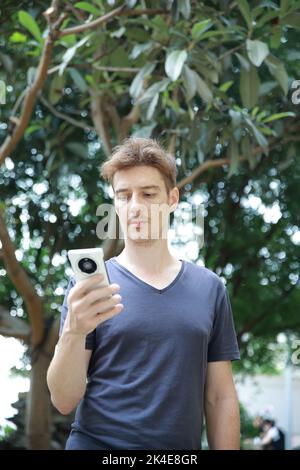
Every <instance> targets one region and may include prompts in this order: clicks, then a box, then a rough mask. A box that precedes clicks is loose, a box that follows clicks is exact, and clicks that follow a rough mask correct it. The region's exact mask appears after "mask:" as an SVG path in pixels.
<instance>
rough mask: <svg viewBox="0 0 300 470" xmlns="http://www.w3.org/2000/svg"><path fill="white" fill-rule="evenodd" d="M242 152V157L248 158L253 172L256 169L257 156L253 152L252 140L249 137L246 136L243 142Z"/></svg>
mask: <svg viewBox="0 0 300 470" xmlns="http://www.w3.org/2000/svg"><path fill="white" fill-rule="evenodd" d="M241 151H242V156H243V157H246V158H247V160H248V162H249V165H250V168H251V170H253V169H254V168H255V167H256V164H257V161H256V156H255V154H254V152H253V148H252V146H251V144H250V139H249V135H245V136H244V137H243V139H242V142H241Z"/></svg>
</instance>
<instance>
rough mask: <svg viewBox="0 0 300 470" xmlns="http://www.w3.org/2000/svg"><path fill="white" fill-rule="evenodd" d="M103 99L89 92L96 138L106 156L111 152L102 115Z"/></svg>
mask: <svg viewBox="0 0 300 470" xmlns="http://www.w3.org/2000/svg"><path fill="white" fill-rule="evenodd" d="M102 100H103V97H102V96H101V95H97V92H96V91H94V90H92V91H91V115H92V120H93V123H94V126H95V129H96V132H97V134H98V136H99V137H100V140H101V143H102V145H103V149H104V152H105V154H106V156H109V155H110V154H111V151H112V144H111V140H110V136H109V131H108V128H107V123H106V120H105V116H104V113H103V102H102Z"/></svg>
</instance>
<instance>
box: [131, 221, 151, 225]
mask: <svg viewBox="0 0 300 470" xmlns="http://www.w3.org/2000/svg"><path fill="white" fill-rule="evenodd" d="M146 223H147V222H146V221H145V220H133V221H131V222H129V225H141V224H146Z"/></svg>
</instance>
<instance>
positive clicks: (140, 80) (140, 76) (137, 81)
mask: <svg viewBox="0 0 300 470" xmlns="http://www.w3.org/2000/svg"><path fill="white" fill-rule="evenodd" d="M155 66H156V63H155V62H152V63H148V64H146V65H144V67H143V68H142V69H141V70H140V71H139V72H138V73H137V74H136V76H135V77H134V79H133V81H132V83H131V85H130V88H129V93H130V95H131V96H132V97H133V98H135V99H136V98H138V96H139V95H140V93H141V91H142V89H143V84H144V79H145V78H146V77H148V76H149V75H150V74H151V73H152V72H153V70H154V69H155Z"/></svg>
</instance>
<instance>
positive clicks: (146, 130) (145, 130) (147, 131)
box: [132, 122, 157, 139]
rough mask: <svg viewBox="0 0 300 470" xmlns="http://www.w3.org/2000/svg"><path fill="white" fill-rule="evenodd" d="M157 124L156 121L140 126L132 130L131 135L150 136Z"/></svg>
mask: <svg viewBox="0 0 300 470" xmlns="http://www.w3.org/2000/svg"><path fill="white" fill-rule="evenodd" d="M156 125H157V123H156V122H152V123H151V124H149V126H144V127H140V129H138V130H137V131H135V132H133V134H132V136H133V137H143V138H145V139H147V138H149V137H151V134H152V131H153V129H154V127H155V126H156Z"/></svg>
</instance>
